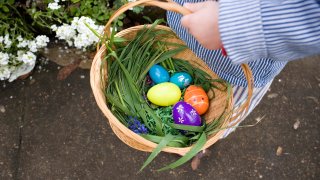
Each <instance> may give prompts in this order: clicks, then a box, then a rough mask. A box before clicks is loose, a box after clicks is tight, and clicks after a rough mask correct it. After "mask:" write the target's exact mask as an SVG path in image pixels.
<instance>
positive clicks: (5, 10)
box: [2, 6, 10, 12]
mask: <svg viewBox="0 0 320 180" xmlns="http://www.w3.org/2000/svg"><path fill="white" fill-rule="evenodd" d="M2 10H3V11H4V12H9V11H10V10H9V8H8V7H7V6H2Z"/></svg>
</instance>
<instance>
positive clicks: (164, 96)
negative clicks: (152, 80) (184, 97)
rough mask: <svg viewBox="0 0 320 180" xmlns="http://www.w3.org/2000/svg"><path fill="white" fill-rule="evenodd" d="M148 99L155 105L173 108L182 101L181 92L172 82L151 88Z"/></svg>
mask: <svg viewBox="0 0 320 180" xmlns="http://www.w3.org/2000/svg"><path fill="white" fill-rule="evenodd" d="M147 98H148V99H149V101H150V102H152V103H153V104H155V105H158V106H171V105H174V104H175V103H176V102H178V101H179V100H180V98H181V90H180V88H179V87H178V86H177V85H175V84H173V83H171V82H164V83H160V84H157V85H155V86H153V87H152V88H150V89H149V91H148V93H147Z"/></svg>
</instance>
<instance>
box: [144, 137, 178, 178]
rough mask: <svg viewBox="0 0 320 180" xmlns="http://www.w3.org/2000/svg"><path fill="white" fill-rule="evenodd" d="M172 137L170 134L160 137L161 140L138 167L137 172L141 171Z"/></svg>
mask: <svg viewBox="0 0 320 180" xmlns="http://www.w3.org/2000/svg"><path fill="white" fill-rule="evenodd" d="M173 138H174V136H173V135H172V134H167V135H166V136H165V137H163V138H162V140H161V142H160V143H159V144H158V146H157V147H156V148H154V150H153V151H152V153H151V154H150V156H149V157H148V159H147V160H146V161H145V162H144V163H143V165H142V167H141V168H140V170H139V172H141V171H142V170H143V169H144V168H145V167H146V166H147V165H148V164H150V163H151V161H152V160H153V159H154V158H155V157H156V156H157V155H158V154H159V153H160V152H161V150H162V149H163V148H164V147H166V145H167V144H168V143H169V142H170V141H171V140H172V139H173Z"/></svg>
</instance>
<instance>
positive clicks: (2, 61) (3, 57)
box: [0, 52, 9, 65]
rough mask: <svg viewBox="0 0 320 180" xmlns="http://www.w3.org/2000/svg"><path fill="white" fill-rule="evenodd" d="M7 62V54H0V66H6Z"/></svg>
mask: <svg viewBox="0 0 320 180" xmlns="http://www.w3.org/2000/svg"><path fill="white" fill-rule="evenodd" d="M8 62H9V55H8V54H7V53H3V52H0V65H7V64H8Z"/></svg>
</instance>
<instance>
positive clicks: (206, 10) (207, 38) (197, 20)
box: [181, 1, 222, 49]
mask: <svg viewBox="0 0 320 180" xmlns="http://www.w3.org/2000/svg"><path fill="white" fill-rule="evenodd" d="M184 7H185V8H187V9H190V10H191V11H192V12H193V13H192V14H189V15H186V16H183V17H182V19H181V24H182V26H184V27H185V28H186V29H188V31H189V33H190V34H192V35H193V36H194V37H195V38H196V39H197V40H198V41H199V43H200V44H201V45H202V46H203V47H205V48H207V49H220V48H222V43H221V40H220V33H219V27H218V17H219V4H218V3H217V2H215V1H205V2H200V3H185V4H184Z"/></svg>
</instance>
